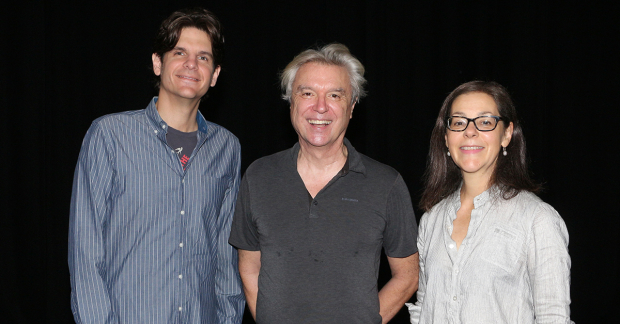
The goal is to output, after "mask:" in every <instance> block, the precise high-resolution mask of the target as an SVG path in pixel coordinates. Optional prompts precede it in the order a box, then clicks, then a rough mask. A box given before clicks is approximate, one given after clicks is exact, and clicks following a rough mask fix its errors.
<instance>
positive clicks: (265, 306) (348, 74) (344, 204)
mask: <svg viewBox="0 0 620 324" xmlns="http://www.w3.org/2000/svg"><path fill="white" fill-rule="evenodd" d="M363 75H364V67H363V66H362V64H361V63H360V62H359V61H358V60H357V59H356V58H355V57H354V56H353V55H351V53H349V50H348V49H347V48H346V47H345V46H344V45H341V44H331V45H328V46H325V47H323V48H321V49H319V50H307V51H304V52H302V53H301V54H299V55H298V56H297V57H295V58H294V59H293V61H292V62H291V63H289V64H288V66H287V67H286V68H285V69H284V72H283V73H282V75H281V83H282V89H283V98H284V99H286V100H288V101H289V103H290V117H291V121H292V123H293V127H294V128H295V131H296V132H297V134H298V139H299V141H298V143H297V144H295V146H293V147H292V148H291V149H288V150H286V151H282V152H279V153H276V154H273V155H270V156H267V157H264V158H261V159H259V160H257V161H255V162H254V163H252V165H250V167H249V168H248V169H247V171H246V173H245V175H244V177H243V180H242V182H241V188H240V189H239V190H240V192H239V200H238V202H237V206H236V210H235V217H234V220H233V225H232V232H231V234H230V240H229V241H230V243H231V244H232V245H233V246H235V247H237V248H238V249H239V272H240V274H241V279H242V280H243V288H244V291H245V295H246V298H247V302H248V307H249V309H250V311H251V312H252V315H253V316H254V318H255V319H256V322H257V323H261V324H264V323H267V324H270V323H278V324H279V323H295V324H298V323H334V324H341V323H373V324H377V323H381V322H383V323H387V322H388V321H389V320H390V319H392V317H393V316H394V315H395V314H396V313H397V312H398V311H399V310H400V309H402V308H403V306H404V303H405V301H407V300H408V299H409V298H410V297H411V296H412V295H413V293H414V292H415V290H416V289H417V285H418V253H417V247H416V233H417V226H416V220H415V216H414V214H413V207H412V205H411V198H410V197H409V192H408V190H407V187H406V185H405V182H404V181H403V179H402V177H401V176H400V174H399V173H398V172H397V171H396V170H394V169H392V168H390V167H389V166H387V165H384V164H381V163H379V162H377V161H374V160H372V159H370V158H368V157H367V156H365V155H363V154H361V153H358V152H357V151H356V150H355V148H354V147H353V146H352V145H351V143H350V142H349V141H348V140H347V139H346V138H345V132H346V130H347V127H348V125H349V119H351V116H352V114H353V108H354V107H355V104H356V103H357V102H358V101H359V99H360V98H361V97H363V96H364V90H363V85H364V83H365V82H366V80H365V79H364V77H363ZM382 248H384V249H385V253H386V255H387V257H388V262H389V265H390V268H391V271H392V279H390V281H389V282H388V283H387V284H386V285H385V286H384V287H383V288H382V289H381V291H378V289H377V276H378V271H379V259H380V255H381V249H382Z"/></svg>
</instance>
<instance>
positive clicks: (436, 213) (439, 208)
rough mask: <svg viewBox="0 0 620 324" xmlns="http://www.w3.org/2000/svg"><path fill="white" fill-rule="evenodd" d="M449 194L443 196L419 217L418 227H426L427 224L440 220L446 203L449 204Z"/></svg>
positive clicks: (446, 205) (445, 208)
mask: <svg viewBox="0 0 620 324" xmlns="http://www.w3.org/2000/svg"><path fill="white" fill-rule="evenodd" d="M450 201H451V196H449V197H448V198H444V199H443V200H441V201H440V202H438V203H437V204H436V205H435V206H433V207H432V208H431V209H430V210H429V211H427V212H425V213H424V214H423V215H422V218H420V228H423V227H427V226H429V224H434V223H436V222H438V221H440V220H441V216H442V215H444V214H445V213H446V210H447V209H448V205H449V204H450Z"/></svg>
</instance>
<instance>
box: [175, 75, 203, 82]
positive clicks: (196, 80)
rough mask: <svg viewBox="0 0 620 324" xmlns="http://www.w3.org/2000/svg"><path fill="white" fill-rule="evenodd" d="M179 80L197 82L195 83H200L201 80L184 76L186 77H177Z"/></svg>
mask: <svg viewBox="0 0 620 324" xmlns="http://www.w3.org/2000/svg"><path fill="white" fill-rule="evenodd" d="M177 78H179V79H183V80H188V81H195V82H198V81H200V80H198V79H196V78H191V77H188V76H184V75H177Z"/></svg>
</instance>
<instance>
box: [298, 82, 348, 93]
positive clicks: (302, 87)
mask: <svg viewBox="0 0 620 324" xmlns="http://www.w3.org/2000/svg"><path fill="white" fill-rule="evenodd" d="M303 90H312V91H314V89H313V88H312V87H310V86H305V85H302V84H300V85H299V86H297V89H296V91H303ZM327 92H340V93H346V91H345V90H344V89H343V88H336V89H331V90H329V91H327Z"/></svg>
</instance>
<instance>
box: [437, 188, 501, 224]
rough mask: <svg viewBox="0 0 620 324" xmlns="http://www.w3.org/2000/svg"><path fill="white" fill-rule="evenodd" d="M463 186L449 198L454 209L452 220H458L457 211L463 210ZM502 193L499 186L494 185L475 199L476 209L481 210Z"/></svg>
mask: <svg viewBox="0 0 620 324" xmlns="http://www.w3.org/2000/svg"><path fill="white" fill-rule="evenodd" d="M462 186H463V182H461V185H459V187H458V189H456V190H455V191H454V192H453V193H452V194H451V195H450V196H448V198H447V199H448V202H449V205H450V206H452V208H453V209H454V213H450V215H451V217H452V220H454V219H455V218H456V211H457V210H459V208H461V187H462ZM499 193H500V190H499V188H498V187H497V186H495V185H493V186H491V188H489V189H487V190H485V191H483V192H482V193H481V194H479V195H478V196H476V197H474V209H478V210H479V209H481V208H482V207H483V206H485V205H486V204H487V202H489V200H492V199H494V198H496V197H497V196H498V195H499Z"/></svg>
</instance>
